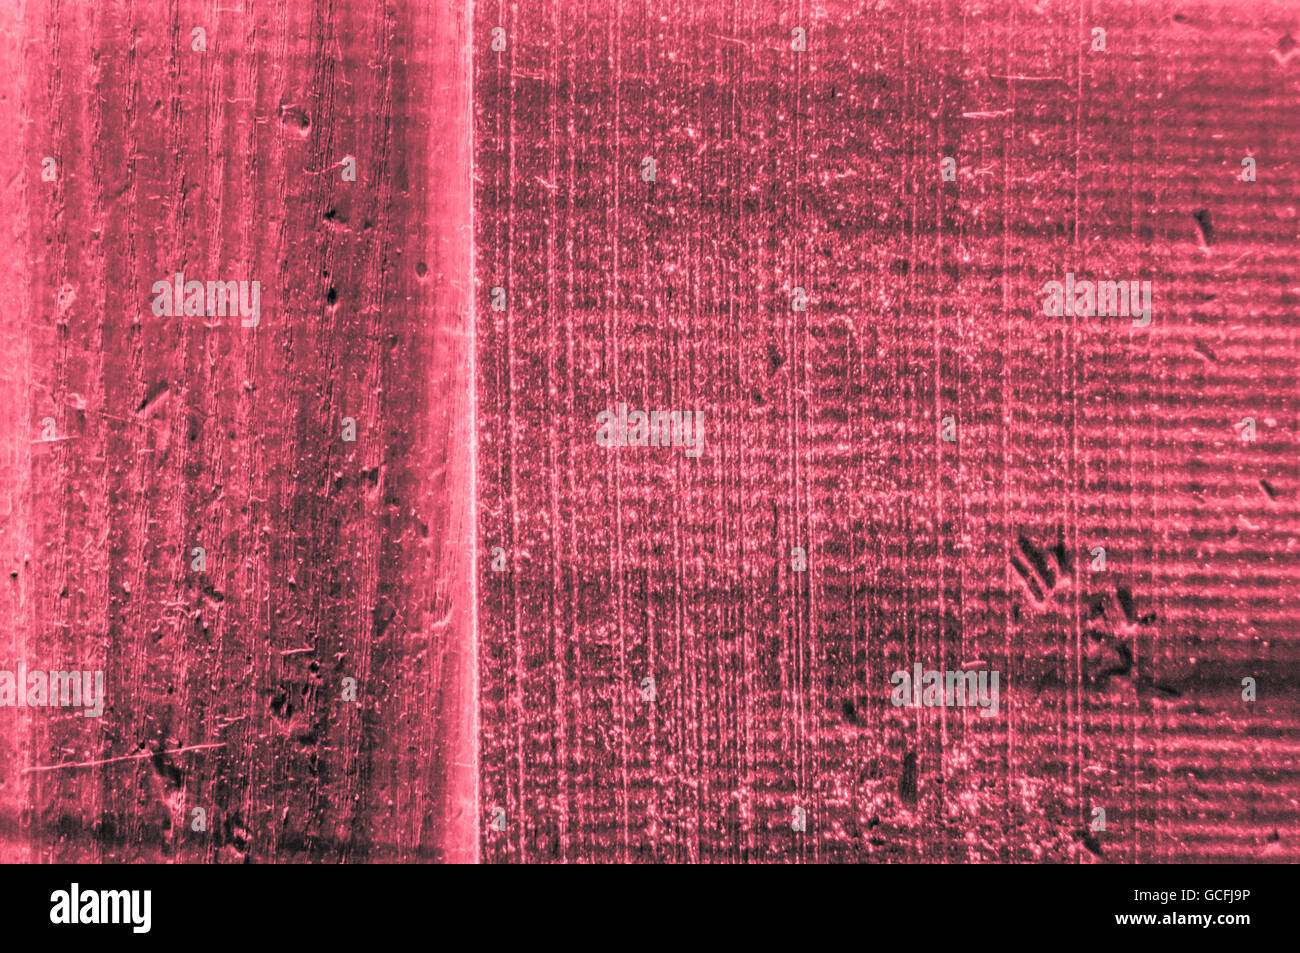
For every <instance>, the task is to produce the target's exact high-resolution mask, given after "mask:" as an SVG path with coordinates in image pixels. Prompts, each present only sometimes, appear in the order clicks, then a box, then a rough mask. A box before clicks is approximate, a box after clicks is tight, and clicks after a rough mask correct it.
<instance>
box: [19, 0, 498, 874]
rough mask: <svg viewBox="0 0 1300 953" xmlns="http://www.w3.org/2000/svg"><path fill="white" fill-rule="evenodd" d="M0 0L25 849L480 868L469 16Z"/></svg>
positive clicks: (47, 855) (438, 11)
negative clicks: (101, 686)
mask: <svg viewBox="0 0 1300 953" xmlns="http://www.w3.org/2000/svg"><path fill="white" fill-rule="evenodd" d="M0 7H2V8H3V9H0V42H2V43H3V54H4V55H3V66H2V67H0V70H2V72H0V79H2V80H3V81H2V82H0V87H2V88H3V98H2V99H0V131H2V132H3V139H4V143H5V145H4V150H5V151H4V159H5V161H4V167H5V169H6V173H5V180H4V184H3V190H2V191H0V203H3V205H2V208H0V211H2V212H3V223H4V238H3V248H4V256H3V261H2V262H0V268H3V270H4V271H3V277H4V281H3V292H2V293H3V295H4V298H3V304H4V307H5V321H4V323H3V330H0V341H2V343H0V369H2V371H3V372H2V373H0V401H2V402H3V407H4V412H3V413H0V447H2V448H3V450H2V452H3V457H2V458H0V466H3V478H2V482H0V560H2V561H3V576H2V577H0V620H2V621H0V669H3V670H6V671H13V670H14V669H15V668H16V666H17V665H18V664H20V663H25V664H26V665H27V666H28V667H29V668H32V669H35V668H39V667H48V668H55V669H100V670H103V671H104V672H105V674H106V677H107V693H108V707H107V710H106V712H105V713H104V716H103V717H102V718H100V719H93V718H83V717H80V716H79V713H78V712H76V711H71V710H59V709H53V710H51V709H33V708H3V709H0V859H3V860H39V861H47V860H74V861H100V860H102V861H122V860H159V859H178V860H194V861H241V860H249V861H261V860H315V859H319V860H331V861H340V860H341V861H365V860H370V861H375V860H390V859H404V860H428V859H439V858H446V859H460V860H472V859H474V858H475V857H476V856H477V844H478V832H477V812H476V810H475V803H476V792H475V786H476V783H477V779H476V777H475V772H474V767H473V764H474V749H475V745H474V737H473V731H474V726H475V722H474V706H473V698H472V689H473V684H472V683H473V674H474V643H473V636H472V632H473V624H472V614H473V601H472V586H473V574H472V560H471V554H472V528H473V521H472V519H471V518H470V514H471V508H470V507H471V504H470V501H471V499H472V492H473V485H472V469H471V450H470V447H471V428H470V420H471V416H470V392H471V388H470V384H469V381H470V376H469V375H470V366H471V355H470V340H471V334H470V300H471V284H470V280H469V279H470V275H471V264H470V254H471V236H470V233H469V223H470V220H471V215H470V212H471V209H470V204H469V195H470V180H469V173H470V152H469V146H470V128H469V117H470V113H469V95H470V74H469V62H470V45H469V23H468V21H467V19H466V17H467V12H468V8H467V6H465V5H462V4H459V3H451V2H448V3H440V4H427V3H424V2H416V0H411V2H395V3H388V4H375V3H362V2H343V3H325V2H321V3H309V2H301V3H292V4H280V3H258V2H253V0H242V2H241V0H228V2H226V3H224V4H218V5H216V6H215V7H214V6H213V5H212V4H197V3H190V2H184V3H181V4H179V5H177V4H175V3H163V2H158V0H144V2H139V0H136V2H131V3H126V2H97V3H94V4H90V3H68V2H62V3H56V2H49V0H33V2H28V3H23V4H17V3H4V4H0ZM197 27H202V28H203V29H204V31H205V41H206V50H205V51H202V52H200V51H197V50H196V49H195V48H194V47H195V45H196V40H195V37H194V34H193V30H194V29H195V28H197ZM46 156H51V157H53V158H54V159H55V160H56V162H57V176H56V178H55V180H54V181H44V180H43V178H42V175H41V173H42V159H43V158H44V157H46ZM346 156H353V157H355V159H356V166H357V174H356V181H355V182H347V181H344V180H343V171H344V168H343V160H344V158H345V157H346ZM178 271H182V272H184V273H185V275H186V277H187V278H192V279H198V280H201V281H207V280H218V279H219V280H249V279H253V280H258V281H260V287H261V320H260V324H259V325H258V326H257V327H248V328H245V327H241V326H240V324H241V322H240V319H239V318H238V317H235V318H230V317H219V316H218V317H214V316H202V315H199V316H189V317H174V318H173V317H165V316H164V317H159V316H156V314H155V313H154V311H153V309H152V307H151V301H152V300H153V295H152V293H151V289H152V286H153V283H154V282H155V281H158V280H160V279H166V278H168V277H169V276H171V275H172V274H173V273H175V272H178ZM345 417H351V418H354V419H355V421H356V426H357V438H356V440H355V442H344V440H343V437H342V435H343V418H345ZM46 418H52V420H53V424H52V427H53V429H52V430H51V429H47V427H46V426H45V424H44V423H43V421H45V419H46ZM194 547H202V548H204V549H205V551H206V554H205V559H206V566H205V569H203V570H202V571H197V570H195V569H193V568H192V565H193V562H192V555H191V554H192V549H193V548H194ZM345 678H354V679H356V683H357V684H356V688H357V701H356V702H349V701H345V700H344V693H345V691H346V686H345V683H344V679H345ZM195 809H202V810H203V811H204V812H205V815H204V821H205V824H206V830H201V829H200V830H196V829H195V828H196V827H197V826H200V825H197V824H196V820H197V816H196V815H195V814H194V811H195Z"/></svg>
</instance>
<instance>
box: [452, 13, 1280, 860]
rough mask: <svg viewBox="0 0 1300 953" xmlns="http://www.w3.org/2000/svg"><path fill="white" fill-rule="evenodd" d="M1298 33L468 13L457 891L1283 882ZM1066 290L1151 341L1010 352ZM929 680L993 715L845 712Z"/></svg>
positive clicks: (1124, 20)
mask: <svg viewBox="0 0 1300 953" xmlns="http://www.w3.org/2000/svg"><path fill="white" fill-rule="evenodd" d="M495 26H502V27H504V28H505V29H506V31H507V34H508V36H509V46H508V48H507V49H506V50H505V51H502V52H499V53H489V52H484V49H485V47H486V44H487V38H488V35H489V33H490V31H491V29H492V28H493V27H495ZM795 26H803V27H805V28H806V29H807V32H808V49H807V51H806V52H805V53H802V54H800V53H795V52H793V51H792V50H791V30H792V28H793V27H795ZM1093 27H1102V28H1104V29H1105V30H1106V31H1107V47H1106V50H1105V51H1104V52H1093V51H1092V50H1091V49H1090V40H1091V37H1092V32H1091V31H1092V29H1093ZM1298 29H1300V24H1298V23H1297V22H1296V19H1295V11H1294V9H1293V8H1289V7H1288V5H1286V4H1282V3H1271V4H1259V5H1255V4H1251V5H1246V4H1236V3H1226V2H1204V3H1164V2H1141V3H1113V2H1103V3H1093V4H1086V5H1079V4H1073V3H1054V2H1047V3H1020V2H1018V3H1010V4H1001V3H999V4H979V3H957V2H950V3H936V4H920V5H916V4H909V3H901V2H899V3H895V2H886V3H878V4H857V3H839V2H835V3H827V4H812V5H810V4H794V5H789V4H780V5H778V4H773V3H759V4H742V5H734V4H679V3H675V2H652V3H639V4H619V3H611V4H605V3H576V2H575V3H547V4H537V5H528V6H512V5H504V4H497V5H492V4H481V5H479V6H478V7H476V27H475V36H476V42H477V43H478V44H479V47H478V49H479V53H478V55H476V59H475V84H476V87H475V129H476V169H477V172H476V186H477V190H476V200H475V204H476V236H477V239H476V240H477V246H478V247H477V256H476V266H477V269H478V279H479V287H480V297H479V309H478V314H479V317H478V321H479V331H478V339H479V358H478V385H479V426H480V435H481V436H480V441H481V443H480V455H479V463H480V465H479V494H480V499H481V503H482V511H481V514H480V532H481V546H482V547H483V549H484V550H485V551H486V550H487V549H488V548H489V547H492V546H500V547H502V548H503V550H505V551H506V552H507V553H508V554H509V558H510V563H509V567H508V571H505V572H493V571H492V569H491V567H490V566H489V564H488V562H487V558H486V555H484V556H483V557H482V558H481V560H480V594H481V605H480V616H479V618H480V625H479V633H480V653H481V675H480V682H481V706H482V718H483V728H482V735H481V744H482V751H481V761H482V778H483V789H482V798H483V802H482V803H483V811H484V815H485V816H487V815H488V814H490V813H492V812H495V811H500V812H502V815H501V816H502V818H503V821H504V824H503V829H501V830H494V829H492V828H491V827H485V828H484V830H483V852H484V858H485V859H487V860H492V861H513V862H518V861H550V860H564V861H591V860H599V861H610V860H656V861H834V860H872V861H880V860H908V861H943V860H950V861H988V860H996V861H1056V862H1060V861H1064V862H1095V861H1108V862H1132V861H1162V860H1182V861H1267V860H1289V861H1295V860H1297V859H1300V827H1298V825H1297V797H1298V796H1300V762H1298V761H1297V751H1298V750H1300V719H1298V718H1297V707H1296V705H1297V693H1296V691H1295V686H1296V677H1297V675H1298V674H1300V670H1298V665H1300V641H1298V640H1297V637H1296V631H1297V629H1296V623H1297V621H1298V619H1297V613H1298V609H1297V582H1298V572H1300V564H1298V562H1297V546H1298V542H1300V541H1298V539H1297V532H1298V531H1300V512H1298V509H1297V492H1298V491H1300V471H1298V469H1297V455H1296V449H1297V447H1296V443H1297V411H1300V387H1297V371H1300V350H1298V348H1297V346H1298V345H1300V340H1298V339H1297V325H1296V320H1295V312H1296V304H1297V298H1296V295H1297V293H1298V292H1300V273H1298V271H1297V269H1298V260H1297V256H1296V243H1297V234H1298V233H1297V227H1298V220H1297V217H1296V208H1295V195H1296V191H1297V186H1298V185H1300V166H1298V165H1297V162H1296V158H1295V157H1296V155H1297V154H1298V153H1300V125H1298V124H1297V123H1296V120H1295V117H1296V115H1297V107H1298V106H1300V57H1294V58H1293V59H1292V60H1291V61H1288V62H1279V61H1278V57H1276V56H1274V55H1273V54H1274V51H1275V50H1276V49H1277V48H1278V46H1279V44H1281V45H1282V46H1283V47H1285V45H1286V44H1285V41H1283V40H1282V38H1283V36H1284V35H1286V34H1287V33H1288V31H1289V32H1290V33H1291V34H1292V35H1297V36H1300V33H1298V32H1297V30H1298ZM1283 52H1285V49H1284V50H1283ZM1247 155H1250V156H1254V157H1255V158H1256V159H1257V162H1258V165H1259V169H1260V173H1259V178H1258V181H1256V182H1254V183H1244V182H1242V181H1241V180H1240V177H1239V173H1240V172H1241V168H1242V167H1241V162H1240V160H1241V158H1242V157H1244V156H1247ZM942 156H952V157H954V158H955V159H956V161H957V166H958V169H959V174H958V176H957V180H956V181H955V182H950V183H949V182H944V181H943V180H942V179H941V177H940V158H941V157H942ZM646 157H653V158H654V159H655V160H656V167H657V178H656V181H655V182H654V183H653V184H651V183H648V182H646V181H644V180H643V179H642V177H641V176H640V174H639V173H640V170H641V165H642V161H643V159H644V158H646ZM1265 170H1266V171H1265ZM1198 213H1199V217H1200V220H1208V221H1210V222H1212V237H1211V238H1210V239H1209V240H1208V242H1207V241H1206V239H1205V235H1204V228H1203V225H1201V224H1198ZM1067 271H1072V272H1075V273H1078V274H1079V275H1081V276H1082V275H1092V276H1095V277H1097V278H1102V279H1137V278H1143V279H1149V280H1151V281H1152V282H1153V285H1154V295H1155V303H1154V311H1155V317H1154V320H1153V322H1152V324H1151V326H1150V327H1148V328H1136V327H1132V326H1131V322H1129V321H1127V320H1125V319H1122V318H1070V319H1051V318H1047V317H1044V316H1043V314H1042V310H1041V302H1042V294H1041V292H1040V289H1041V288H1042V286H1043V284H1044V282H1046V281H1049V280H1063V278H1064V275H1065V273H1066V272H1067ZM796 286H799V287H803V288H805V289H806V291H807V294H808V300H809V305H808V310H807V311H806V312H796V311H792V309H791V295H792V291H793V288H794V287H796ZM492 287H502V288H505V289H507V290H508V301H509V306H508V308H507V309H506V310H505V311H504V312H496V311H493V310H492V309H491V308H490V307H489V306H488V303H487V298H486V294H487V290H488V289H490V288H492ZM620 401H623V402H626V403H627V404H629V406H631V407H635V408H642V409H650V408H664V409H683V410H685V409H694V408H702V409H704V410H705V411H706V414H707V415H708V420H709V423H708V430H707V443H706V450H705V452H704V454H703V456H701V457H700V458H699V459H698V460H690V459H686V458H685V457H684V456H683V454H682V452H681V451H680V450H673V449H664V448H645V449H633V448H625V449H619V450H611V449H608V448H605V447H600V446H597V445H596V442H595V440H594V435H595V431H596V425H595V415H596V414H597V413H598V412H599V411H601V410H604V409H611V408H614V407H615V406H616V404H617V403H618V402H620ZM948 415H951V416H953V417H954V419H955V421H956V423H957V426H958V432H959V438H958V440H957V442H956V444H946V443H943V442H942V441H940V440H939V439H938V432H939V427H940V423H941V421H942V419H943V418H944V417H945V416H948ZM1247 416H1250V417H1253V418H1254V419H1255V421H1256V422H1257V424H1258V427H1259V430H1258V439H1257V440H1256V441H1255V442H1253V443H1243V442H1242V441H1241V440H1240V439H1239V430H1238V429H1236V427H1235V425H1236V424H1238V422H1240V421H1241V420H1242V419H1243V418H1244V417H1247ZM795 546H801V547H805V548H806V549H807V552H808V570H807V572H806V573H803V574H799V573H795V572H794V571H793V570H792V562H791V549H792V547H795ZM1094 546H1104V547H1105V548H1106V549H1107V552H1108V562H1107V568H1106V570H1105V571H1104V572H1093V571H1092V570H1091V568H1090V558H1091V557H1090V552H1091V550H1092V548H1093V547H1094ZM1057 552H1059V553H1060V554H1062V558H1063V565H1061V564H1057V563H1056V562H1055V559H1056V555H1055V554H1056V553H1057ZM1030 553H1032V554H1033V556H1031V555H1029V554H1030ZM1036 560H1037V561H1040V562H1041V564H1042V566H1043V567H1045V569H1046V570H1047V574H1048V575H1049V576H1050V579H1048V578H1046V577H1044V578H1043V579H1041V580H1039V581H1036V582H1035V583H1034V584H1033V585H1030V584H1028V583H1026V582H1024V581H1022V579H1021V577H1020V574H1019V572H1018V571H1017V569H1016V568H1015V564H1016V562H1019V563H1021V565H1024V566H1026V567H1027V568H1028V569H1029V570H1030V572H1034V571H1035V569H1036V567H1035V566H1034V562H1035V561H1036ZM1035 587H1037V592H1035ZM973 661H981V662H983V663H984V667H987V668H991V669H996V670H999V671H1000V672H1001V674H1002V677H1003V683H1002V684H1003V686H1004V688H1003V705H1002V710H1001V713H1000V716H999V717H997V718H990V719H985V718H981V717H979V716H978V715H976V714H975V713H974V712H970V711H966V712H963V711H959V710H944V709H939V710H924V709H922V710H916V709H906V708H902V709H900V708H895V707H893V706H892V705H891V704H890V702H889V691H890V682H889V676H890V673H892V672H893V671H895V670H900V669H908V670H910V668H911V666H912V664H913V663H915V662H922V663H923V664H924V665H925V667H926V668H939V669H955V668H959V667H962V666H963V664H964V663H969V662H973ZM1245 676H1250V677H1254V678H1256V679H1257V681H1258V686H1259V698H1258V700H1257V701H1256V702H1254V703H1253V704H1251V703H1246V702H1244V701H1243V700H1242V698H1241V685H1240V682H1241V679H1242V677H1245ZM647 677H652V678H653V679H654V680H655V685H656V693H655V697H654V699H653V700H650V699H648V698H647V697H646V694H645V693H644V692H643V691H642V688H641V686H642V684H643V680H644V679H645V678H647ZM1097 807H1102V808H1104V809H1105V810H1106V814H1107V828H1106V830H1105V832H1093V831H1092V830H1091V829H1090V828H1091V820H1092V818H1093V809H1094V808H1097ZM795 808H801V809H803V810H804V811H805V812H806V816H807V830H806V831H804V832H797V831H795V830H793V829H792V818H793V811H794V809H795Z"/></svg>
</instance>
